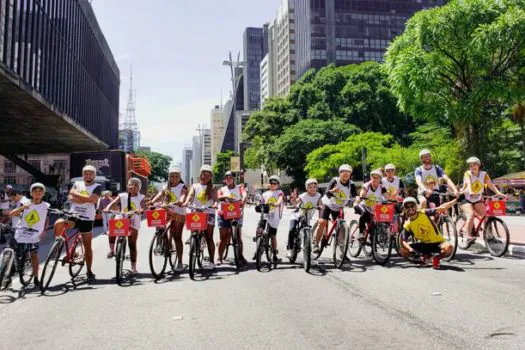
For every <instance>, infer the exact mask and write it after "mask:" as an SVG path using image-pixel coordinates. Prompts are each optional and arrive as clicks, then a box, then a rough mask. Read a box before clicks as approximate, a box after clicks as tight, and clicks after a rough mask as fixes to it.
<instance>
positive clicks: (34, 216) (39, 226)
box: [15, 202, 51, 243]
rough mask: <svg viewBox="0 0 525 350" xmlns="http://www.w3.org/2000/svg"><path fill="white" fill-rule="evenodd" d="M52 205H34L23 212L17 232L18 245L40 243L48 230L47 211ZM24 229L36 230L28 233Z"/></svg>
mask: <svg viewBox="0 0 525 350" xmlns="http://www.w3.org/2000/svg"><path fill="white" fill-rule="evenodd" d="M50 206H51V205H50V204H49V203H47V202H42V203H40V204H32V205H31V206H30V207H29V208H28V209H26V210H24V211H23V212H22V218H21V219H20V223H19V225H18V226H17V228H16V231H15V240H16V241H17V242H18V243H38V242H39V241H40V234H41V233H42V232H44V230H45V229H46V227H45V225H46V219H47V210H48V209H49V207H50ZM24 228H30V229H33V230H36V232H31V231H26V230H24Z"/></svg>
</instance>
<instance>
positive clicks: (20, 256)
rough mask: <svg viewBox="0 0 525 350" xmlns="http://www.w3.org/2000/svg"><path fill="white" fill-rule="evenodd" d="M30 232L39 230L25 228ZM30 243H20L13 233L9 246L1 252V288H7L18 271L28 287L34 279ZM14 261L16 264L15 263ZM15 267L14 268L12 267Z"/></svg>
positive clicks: (22, 281)
mask: <svg viewBox="0 0 525 350" xmlns="http://www.w3.org/2000/svg"><path fill="white" fill-rule="evenodd" d="M25 230H27V231H28V232H37V231H36V230H33V229H31V228H25ZM29 248H30V244H19V243H17V242H16V241H15V238H14V235H11V239H10V244H9V246H7V247H5V248H4V250H3V251H2V254H0V290H3V289H6V288H7V287H9V285H10V284H11V283H10V282H11V276H12V275H13V274H14V273H15V272H18V276H19V278H20V283H21V284H22V286H23V287H27V286H28V285H29V284H30V283H31V281H32V280H33V264H32V260H31V252H30V251H29ZM13 263H14V264H13ZM13 267H14V270H12V268H13Z"/></svg>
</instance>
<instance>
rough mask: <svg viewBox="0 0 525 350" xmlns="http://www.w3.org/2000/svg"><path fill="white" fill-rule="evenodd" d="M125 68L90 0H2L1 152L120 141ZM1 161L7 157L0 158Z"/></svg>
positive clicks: (99, 146) (66, 149)
mask: <svg viewBox="0 0 525 350" xmlns="http://www.w3.org/2000/svg"><path fill="white" fill-rule="evenodd" d="M119 87H120V72H119V69H118V66H117V64H116V62H115V60H114V58H113V55H112V53H111V50H110V49H109V46H108V44H107V42H106V40H105V38H104V35H103V34H102V31H101V29H100V27H99V25H98V22H97V20H96V17H95V14H94V12H93V9H92V7H91V4H90V3H89V2H88V0H75V1H72V0H0V153H1V154H3V155H5V156H6V157H7V158H8V159H10V160H12V161H14V162H15V163H16V164H17V165H18V166H20V167H22V168H23V169H24V170H26V171H28V172H30V173H31V174H33V176H35V177H37V178H38V179H39V180H41V181H45V182H47V183H48V184H49V185H53V184H52V183H50V182H53V181H52V179H49V178H46V177H45V176H44V177H43V174H42V173H39V171H37V170H36V169H34V168H33V169H31V168H32V167H31V166H30V165H29V164H27V163H25V162H24V160H23V159H22V158H20V157H19V156H18V155H21V154H28V153H29V154H39V153H55V152H56V153H60V152H62V153H71V152H75V151H95V150H104V149H109V148H118V115H119V114H118V111H119ZM0 166H1V165H0Z"/></svg>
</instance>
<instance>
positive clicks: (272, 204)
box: [268, 197, 277, 209]
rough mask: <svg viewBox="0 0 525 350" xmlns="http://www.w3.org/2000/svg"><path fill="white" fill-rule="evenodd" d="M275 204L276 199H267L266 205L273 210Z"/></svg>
mask: <svg viewBox="0 0 525 350" xmlns="http://www.w3.org/2000/svg"><path fill="white" fill-rule="evenodd" d="M275 203H277V198H275V197H270V199H268V205H269V206H270V208H272V209H273V208H275Z"/></svg>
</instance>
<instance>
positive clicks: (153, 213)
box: [146, 209, 167, 227]
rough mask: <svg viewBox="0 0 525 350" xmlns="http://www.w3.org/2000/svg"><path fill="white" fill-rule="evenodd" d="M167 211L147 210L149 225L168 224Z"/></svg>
mask: <svg viewBox="0 0 525 350" xmlns="http://www.w3.org/2000/svg"><path fill="white" fill-rule="evenodd" d="M166 216H167V212H166V210H165V209H157V210H146V220H147V221H148V227H159V226H164V225H166Z"/></svg>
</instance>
